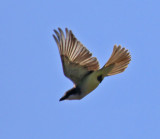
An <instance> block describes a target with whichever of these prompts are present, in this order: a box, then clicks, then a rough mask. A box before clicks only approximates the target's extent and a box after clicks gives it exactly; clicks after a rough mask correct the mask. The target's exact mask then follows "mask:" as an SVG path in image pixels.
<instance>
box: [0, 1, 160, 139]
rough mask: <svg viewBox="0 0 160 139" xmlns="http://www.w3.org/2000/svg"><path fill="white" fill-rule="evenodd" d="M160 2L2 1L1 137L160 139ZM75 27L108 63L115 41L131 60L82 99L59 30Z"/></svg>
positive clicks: (92, 50) (31, 138) (85, 42)
mask: <svg viewBox="0 0 160 139" xmlns="http://www.w3.org/2000/svg"><path fill="white" fill-rule="evenodd" d="M159 6H160V1H159V0H97V1H96V0H34V1H33V0H25V1H21V0H15V1H9V0H6V1H1V2H0V139H160V62H159V60H160V54H159V51H160V8H159ZM58 27H61V28H62V29H63V30H64V28H65V27H68V28H69V29H71V30H72V31H73V33H74V34H75V36H76V37H77V38H78V40H80V41H81V42H82V43H83V44H84V45H85V46H86V47H87V48H88V49H89V50H90V51H91V52H92V53H93V56H95V57H97V58H98V60H99V63H100V66H101V67H102V66H103V65H104V64H105V62H106V61H107V60H108V58H109V57H110V55H111V53H112V49H113V45H114V44H121V45H122V46H124V47H126V48H127V49H128V50H129V51H130V53H131V56H132V61H131V63H130V64H129V66H128V68H127V69H126V71H125V72H123V73H122V74H118V75H115V76H110V77H107V78H105V79H104V80H103V82H102V83H101V84H100V85H99V87H98V88H97V89H96V90H94V91H93V92H92V93H90V94H89V95H88V96H86V97H85V98H84V99H82V100H80V101H63V102H59V98H60V97H61V96H62V95H63V94H64V93H65V91H67V90H68V89H70V88H72V87H73V84H72V82H71V81H70V80H69V79H67V78H66V77H65V76H64V75H63V71H62V65H61V60H60V56H59V52H58V48H57V45H56V43H55V41H54V39H53V38H52V34H53V29H57V28H58Z"/></svg>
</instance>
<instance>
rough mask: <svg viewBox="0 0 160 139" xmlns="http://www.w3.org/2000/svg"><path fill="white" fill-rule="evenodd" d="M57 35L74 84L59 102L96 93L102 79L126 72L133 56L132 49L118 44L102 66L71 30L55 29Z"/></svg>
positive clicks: (68, 74) (63, 59)
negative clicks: (95, 90) (129, 50)
mask: <svg viewBox="0 0 160 139" xmlns="http://www.w3.org/2000/svg"><path fill="white" fill-rule="evenodd" d="M54 32H55V34H53V37H54V39H55V41H56V43H57V45H58V48H59V53H60V56H61V61H62V65H63V72H64V75H65V76H66V77H68V78H69V79H70V80H71V81H72V82H73V83H74V87H73V88H72V89H70V90H68V91H67V92H66V93H65V94H64V96H63V97H61V98H60V100H59V101H62V100H80V99H82V98H83V97H85V96H86V95H88V94H89V93H90V92H92V91H93V90H94V89H95V88H97V87H98V85H99V84H100V83H101V82H102V80H103V79H104V77H106V76H111V75H115V74H118V73H121V72H123V71H124V70H125V69H126V68H127V66H128V64H129V62H130V60H131V56H130V53H129V52H128V50H126V49H125V48H122V47H121V46H120V45H119V46H117V45H114V48H113V52H112V55H111V57H110V58H109V60H108V61H107V63H106V64H105V65H104V66H103V67H102V68H100V67H99V63H98V61H97V58H96V57H92V53H90V52H89V50H88V49H87V48H86V47H85V46H84V45H83V44H82V43H81V42H80V41H79V40H77V38H76V37H75V36H74V34H73V33H72V31H71V30H68V29H67V28H66V29H65V32H66V33H65V35H64V33H63V31H62V29H61V28H58V31H57V30H54Z"/></svg>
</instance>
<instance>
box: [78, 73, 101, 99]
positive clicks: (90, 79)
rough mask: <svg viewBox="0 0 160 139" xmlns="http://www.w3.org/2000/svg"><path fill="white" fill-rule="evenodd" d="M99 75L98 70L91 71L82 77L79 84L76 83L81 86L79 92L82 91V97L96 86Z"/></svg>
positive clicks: (98, 82)
mask: <svg viewBox="0 0 160 139" xmlns="http://www.w3.org/2000/svg"><path fill="white" fill-rule="evenodd" d="M99 76H101V75H99V72H98V71H95V72H92V73H90V74H89V75H87V76H86V77H85V78H84V79H82V82H81V83H80V84H78V86H79V87H80V88H81V92H84V93H82V94H81V97H82V98H83V97H84V96H86V95H88V94H89V93H90V92H92V91H93V90H94V89H96V88H97V87H98V85H99V84H100V82H101V81H99V80H98V77H99Z"/></svg>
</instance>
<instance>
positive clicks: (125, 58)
mask: <svg viewBox="0 0 160 139" xmlns="http://www.w3.org/2000/svg"><path fill="white" fill-rule="evenodd" d="M130 60H131V56H130V54H129V52H128V50H126V49H125V48H121V46H120V45H119V46H118V47H117V45H114V48H113V52H112V55H111V57H110V58H109V60H108V61H107V63H106V64H105V65H104V66H103V68H102V69H100V71H101V72H102V75H103V77H105V76H110V75H115V74H118V73H121V72H123V71H124V70H125V69H126V68H127V66H128V64H129V62H130Z"/></svg>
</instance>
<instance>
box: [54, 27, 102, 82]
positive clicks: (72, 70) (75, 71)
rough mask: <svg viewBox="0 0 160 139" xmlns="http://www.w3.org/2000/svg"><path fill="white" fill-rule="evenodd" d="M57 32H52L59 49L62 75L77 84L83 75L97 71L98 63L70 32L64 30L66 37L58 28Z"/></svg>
mask: <svg viewBox="0 0 160 139" xmlns="http://www.w3.org/2000/svg"><path fill="white" fill-rule="evenodd" d="M58 30H59V32H58V31H56V30H54V32H55V34H56V35H53V37H54V39H55V41H56V43H57V45H58V48H59V52H60V56H61V60H62V65H63V72H64V75H65V76H66V77H68V78H69V79H71V80H72V81H73V82H74V83H75V84H78V83H79V82H80V81H81V79H82V78H83V77H84V76H85V75H87V74H88V73H90V72H91V71H95V70H98V69H99V63H98V61H97V58H95V57H92V54H91V53H90V52H89V51H88V50H87V48H86V47H85V46H83V44H81V43H80V41H78V40H77V39H76V37H75V36H74V34H73V33H72V31H71V30H68V29H67V28H66V29H65V31H66V35H64V33H63V31H62V30H61V29H60V28H58Z"/></svg>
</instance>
